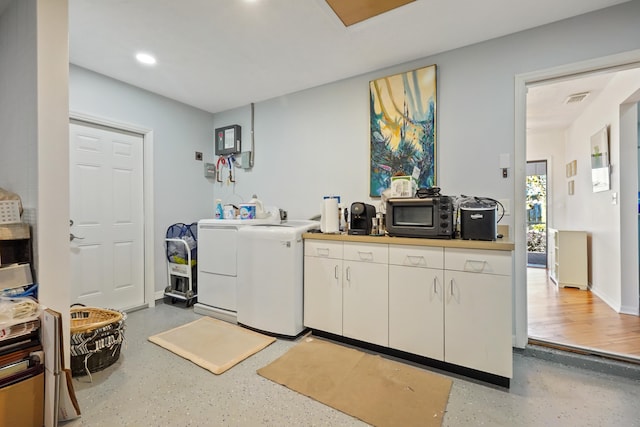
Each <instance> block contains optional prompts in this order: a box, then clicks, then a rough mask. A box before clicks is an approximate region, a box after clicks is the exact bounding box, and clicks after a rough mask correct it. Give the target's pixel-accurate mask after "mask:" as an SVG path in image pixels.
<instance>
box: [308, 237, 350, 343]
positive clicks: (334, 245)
mask: <svg viewBox="0 0 640 427" xmlns="http://www.w3.org/2000/svg"><path fill="white" fill-rule="evenodd" d="M342 264H343V261H342V242H331V241H326V240H305V242H304V325H305V326H306V327H309V328H313V329H319V330H322V331H326V332H330V333H332V334H336V335H342Z"/></svg>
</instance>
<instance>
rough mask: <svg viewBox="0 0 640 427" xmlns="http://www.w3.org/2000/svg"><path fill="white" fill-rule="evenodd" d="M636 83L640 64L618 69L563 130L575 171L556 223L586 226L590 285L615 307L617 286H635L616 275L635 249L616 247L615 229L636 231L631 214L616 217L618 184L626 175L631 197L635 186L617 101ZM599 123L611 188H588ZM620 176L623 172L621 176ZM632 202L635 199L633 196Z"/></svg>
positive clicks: (633, 257) (635, 261) (634, 258)
mask: <svg viewBox="0 0 640 427" xmlns="http://www.w3.org/2000/svg"><path fill="white" fill-rule="evenodd" d="M639 88H640V69H634V70H628V71H625V72H621V73H618V74H617V75H616V77H615V78H614V79H612V81H611V82H610V83H609V84H608V85H607V87H606V88H605V90H604V91H603V93H602V94H601V95H600V96H598V98H596V99H595V100H593V101H592V103H591V105H589V107H588V108H587V109H586V110H585V112H584V113H583V114H582V115H581V116H580V117H579V118H578V119H576V120H575V122H574V123H573V124H572V126H571V127H570V128H569V129H568V130H567V143H566V154H565V155H566V158H567V161H569V160H573V159H576V160H577V162H578V174H577V175H576V177H575V195H574V196H573V197H569V198H567V205H566V214H567V217H566V222H565V223H564V224H562V228H565V229H573V230H586V231H588V232H589V235H590V242H591V244H590V249H591V251H590V274H589V277H590V281H591V289H592V291H593V292H595V293H596V294H597V295H598V296H600V297H601V298H602V299H603V300H605V301H606V302H607V303H608V304H609V305H611V306H612V307H613V308H614V309H616V310H618V311H620V310H621V308H622V305H623V302H622V287H623V286H627V285H628V286H633V287H634V288H635V289H636V290H637V288H638V281H637V279H636V280H635V281H634V282H633V283H629V284H627V283H623V281H622V276H621V265H622V263H623V259H622V257H626V259H630V260H631V262H633V265H634V266H635V267H636V269H637V265H638V251H637V241H636V244H635V245H634V246H635V250H634V251H633V253H629V251H625V253H622V251H621V245H622V239H621V231H622V230H625V232H628V233H629V234H633V235H634V236H636V235H637V223H636V221H633V220H632V221H631V224H628V223H627V224H625V225H624V226H622V222H621V216H622V211H621V207H622V206H623V205H622V203H621V202H622V201H623V200H624V201H625V202H628V199H629V195H628V194H625V196H624V197H622V191H623V187H624V184H625V183H627V182H629V181H630V183H631V185H632V186H633V190H632V191H631V197H632V198H633V197H634V196H633V194H634V193H635V191H636V190H635V188H636V181H637V178H636V176H637V165H635V147H636V140H634V141H633V142H632V143H631V144H630V148H631V149H632V153H634V154H632V155H631V156H629V155H628V154H624V155H623V153H626V152H628V151H629V150H628V149H629V147H621V144H620V105H621V104H623V103H624V102H625V100H626V99H627V98H629V96H630V95H631V94H633V93H634V92H636V90H638V89H639ZM604 126H608V127H609V141H610V142H609V152H610V159H611V165H612V172H611V190H609V191H604V192H598V193H594V192H593V191H592V182H591V174H590V172H591V170H590V165H591V160H590V150H591V136H592V135H593V134H595V133H596V132H597V131H598V130H599V129H601V128H602V127H604ZM628 145H629V144H628ZM629 159H631V160H633V163H632V164H630V165H627V167H623V166H624V161H625V160H629ZM621 173H622V174H623V175H621ZM624 174H626V175H624ZM621 178H624V182H623V180H622V179H621ZM626 193H628V191H626ZM614 194H615V195H616V196H617V199H618V203H616V204H613V202H612V197H613V196H614ZM632 203H635V198H633V202H632ZM631 206H632V205H631ZM631 209H632V207H631ZM627 222H628V220H627ZM636 293H637V291H636ZM628 303H629V304H630V305H629V307H635V310H636V311H637V307H638V301H637V297H636V298H635V302H631V301H629V302H628Z"/></svg>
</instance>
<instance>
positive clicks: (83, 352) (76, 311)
mask: <svg viewBox="0 0 640 427" xmlns="http://www.w3.org/2000/svg"><path fill="white" fill-rule="evenodd" d="M70 314H71V374H72V375H73V376H81V375H87V374H90V373H91V372H97V371H100V370H102V369H104V368H106V367H108V366H111V365H113V364H114V363H115V362H116V361H117V360H118V358H119V357H120V348H121V346H122V342H123V341H124V329H125V320H126V317H127V316H126V314H125V313H123V312H120V311H116V310H107V309H103V308H95V307H72V308H71V313H70Z"/></svg>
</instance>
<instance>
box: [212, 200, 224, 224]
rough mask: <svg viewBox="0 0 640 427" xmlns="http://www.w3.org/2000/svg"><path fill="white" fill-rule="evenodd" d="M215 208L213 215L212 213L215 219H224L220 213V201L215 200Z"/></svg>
mask: <svg viewBox="0 0 640 427" xmlns="http://www.w3.org/2000/svg"><path fill="white" fill-rule="evenodd" d="M215 206H216V207H215V213H214V217H215V219H222V218H224V216H223V213H222V212H223V211H222V200H220V199H216V202H215Z"/></svg>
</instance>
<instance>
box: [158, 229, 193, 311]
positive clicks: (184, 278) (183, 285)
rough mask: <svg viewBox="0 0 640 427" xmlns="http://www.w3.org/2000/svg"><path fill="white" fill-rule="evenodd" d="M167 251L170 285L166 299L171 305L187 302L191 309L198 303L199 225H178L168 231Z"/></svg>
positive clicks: (166, 291) (165, 291) (166, 290)
mask: <svg viewBox="0 0 640 427" xmlns="http://www.w3.org/2000/svg"><path fill="white" fill-rule="evenodd" d="M164 240H165V245H166V250H167V277H168V281H169V285H168V286H167V287H166V288H165V290H164V296H165V298H170V299H171V303H172V304H173V303H175V302H176V301H177V300H180V301H186V306H187V307H189V306H190V305H192V304H193V303H195V302H196V299H197V297H198V294H197V291H198V287H197V274H196V264H197V259H198V255H197V254H198V223H195V222H194V223H193V224H183V223H177V224H173V225H171V226H170V227H169V228H168V229H167V234H166V236H165V239H164Z"/></svg>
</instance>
